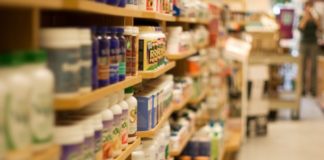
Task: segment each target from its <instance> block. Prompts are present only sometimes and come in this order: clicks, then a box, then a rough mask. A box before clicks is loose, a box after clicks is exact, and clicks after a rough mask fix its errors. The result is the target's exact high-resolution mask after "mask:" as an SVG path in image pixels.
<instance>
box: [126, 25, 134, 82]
mask: <svg viewBox="0 0 324 160" xmlns="http://www.w3.org/2000/svg"><path fill="white" fill-rule="evenodd" d="M124 31H125V32H124V37H125V51H126V76H132V75H133V74H132V71H133V70H134V69H133V67H134V65H133V60H132V57H133V52H136V51H135V50H133V43H134V42H133V27H131V26H127V27H125V29H124ZM134 40H135V39H134Z"/></svg>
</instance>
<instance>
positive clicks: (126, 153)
mask: <svg viewBox="0 0 324 160" xmlns="http://www.w3.org/2000/svg"><path fill="white" fill-rule="evenodd" d="M140 144H141V139H140V138H136V140H135V142H134V143H132V144H130V145H128V146H127V148H126V150H124V151H123V152H122V154H120V155H119V156H118V157H117V158H115V159H114V160H125V159H127V157H128V156H129V155H131V153H132V152H133V151H134V150H135V149H136V147H137V146H139V145H140Z"/></svg>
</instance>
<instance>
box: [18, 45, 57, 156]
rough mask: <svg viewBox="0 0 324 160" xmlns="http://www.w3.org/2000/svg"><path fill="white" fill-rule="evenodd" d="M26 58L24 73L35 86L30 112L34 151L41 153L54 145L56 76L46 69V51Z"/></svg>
mask: <svg viewBox="0 0 324 160" xmlns="http://www.w3.org/2000/svg"><path fill="white" fill-rule="evenodd" d="M24 56H25V61H26V65H25V66H24V70H25V71H26V72H24V73H25V74H26V76H28V77H29V79H30V80H31V81H32V82H33V84H34V85H32V86H31V87H32V88H31V95H30V100H31V106H30V110H29V120H30V127H31V134H32V142H33V150H35V151H39V150H43V149H46V148H47V147H49V146H50V145H51V144H52V137H53V128H54V109H53V93H54V76H53V74H52V72H51V71H50V70H49V69H47V68H46V64H45V62H46V60H47V55H46V53H45V52H44V51H41V50H40V51H30V52H27V53H26V54H24Z"/></svg>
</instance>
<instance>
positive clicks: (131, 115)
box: [125, 87, 137, 143]
mask: <svg viewBox="0 0 324 160" xmlns="http://www.w3.org/2000/svg"><path fill="white" fill-rule="evenodd" d="M133 94H134V89H133V88H132V87H129V88H126V89H125V95H126V97H125V100H126V102H127V104H128V143H133V142H134V141H135V140H136V132H137V100H136V98H135V97H134V96H133Z"/></svg>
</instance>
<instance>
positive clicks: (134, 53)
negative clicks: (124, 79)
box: [132, 27, 139, 75]
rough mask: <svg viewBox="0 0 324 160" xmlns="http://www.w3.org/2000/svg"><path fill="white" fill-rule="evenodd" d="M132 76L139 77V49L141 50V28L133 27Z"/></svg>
mask: <svg viewBox="0 0 324 160" xmlns="http://www.w3.org/2000/svg"><path fill="white" fill-rule="evenodd" d="M132 30H133V31H132V32H133V33H132V69H133V70H132V75H137V71H138V63H139V62H138V48H139V28H138V27H132Z"/></svg>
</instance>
